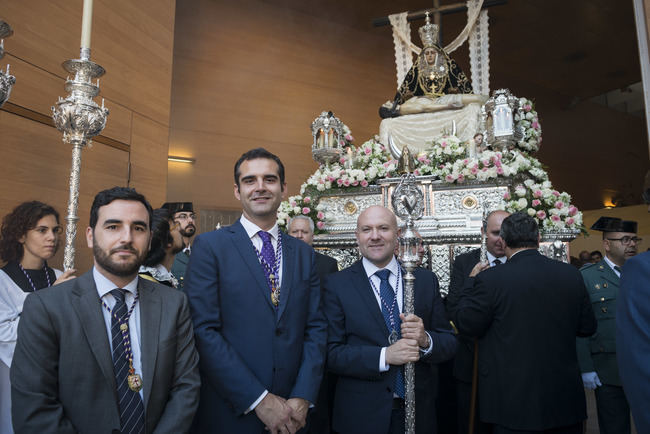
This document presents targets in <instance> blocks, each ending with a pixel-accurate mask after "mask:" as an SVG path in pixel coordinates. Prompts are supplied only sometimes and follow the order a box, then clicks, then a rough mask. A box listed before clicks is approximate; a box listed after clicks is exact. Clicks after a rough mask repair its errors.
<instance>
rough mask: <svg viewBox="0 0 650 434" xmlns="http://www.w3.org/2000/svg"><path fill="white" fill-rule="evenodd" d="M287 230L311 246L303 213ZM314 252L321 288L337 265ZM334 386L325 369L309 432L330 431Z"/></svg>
mask: <svg viewBox="0 0 650 434" xmlns="http://www.w3.org/2000/svg"><path fill="white" fill-rule="evenodd" d="M287 232H288V233H289V235H291V236H292V237H294V238H297V239H299V240H302V241H304V242H305V243H307V244H309V245H310V246H311V245H312V243H313V242H314V221H313V220H312V219H310V218H309V217H307V216H304V215H298V216H295V217H292V218H291V219H289V222H288V223H287ZM314 252H315V253H316V271H317V272H318V278H319V279H320V283H321V288H322V286H323V282H324V281H325V278H326V277H327V276H328V275H330V274H332V273H336V272H337V271H339V266H338V264H337V262H336V259H334V258H332V257H330V256H327V255H323V254H322V253H318V252H316V251H314ZM335 386H336V377H335V376H334V375H331V374H330V373H329V372H327V370H325V372H323V381H322V383H321V385H320V390H319V391H318V401H317V403H316V407H314V408H313V410H312V411H310V412H309V418H308V423H307V429H306V432H308V433H311V434H319V433H322V434H325V433H329V432H330V427H331V419H332V411H331V410H332V401H333V400H334V390H335Z"/></svg>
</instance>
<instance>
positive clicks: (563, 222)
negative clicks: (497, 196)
mask: <svg viewBox="0 0 650 434" xmlns="http://www.w3.org/2000/svg"><path fill="white" fill-rule="evenodd" d="M504 199H505V200H507V201H508V202H506V207H505V209H506V211H508V212H518V211H525V212H527V213H528V215H529V216H531V217H534V218H535V219H537V223H538V224H539V226H540V228H543V229H544V230H562V229H582V213H581V212H580V211H578V208H576V207H575V206H573V205H571V196H570V195H569V194H568V193H566V192H562V193H560V192H559V191H557V190H554V189H553V186H552V185H551V182H550V181H548V180H546V181H543V182H541V183H536V182H535V181H534V180H533V179H527V180H525V181H524V182H523V184H517V185H515V186H514V187H513V189H512V192H507V193H506V194H505V196H504Z"/></svg>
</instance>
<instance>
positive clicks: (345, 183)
mask: <svg viewBox="0 0 650 434" xmlns="http://www.w3.org/2000/svg"><path fill="white" fill-rule="evenodd" d="M343 185H345V186H346V187H349V186H350V180H349V179H346V180H345V181H343Z"/></svg>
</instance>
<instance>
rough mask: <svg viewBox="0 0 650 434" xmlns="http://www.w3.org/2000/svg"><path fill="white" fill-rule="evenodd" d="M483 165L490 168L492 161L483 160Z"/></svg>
mask: <svg viewBox="0 0 650 434" xmlns="http://www.w3.org/2000/svg"><path fill="white" fill-rule="evenodd" d="M481 163H483V165H484V166H489V165H490V160H488V159H485V160H481Z"/></svg>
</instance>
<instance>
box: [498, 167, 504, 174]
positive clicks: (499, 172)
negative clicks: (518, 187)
mask: <svg viewBox="0 0 650 434" xmlns="http://www.w3.org/2000/svg"><path fill="white" fill-rule="evenodd" d="M497 174H499V175H503V167H501V166H499V167H497Z"/></svg>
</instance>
